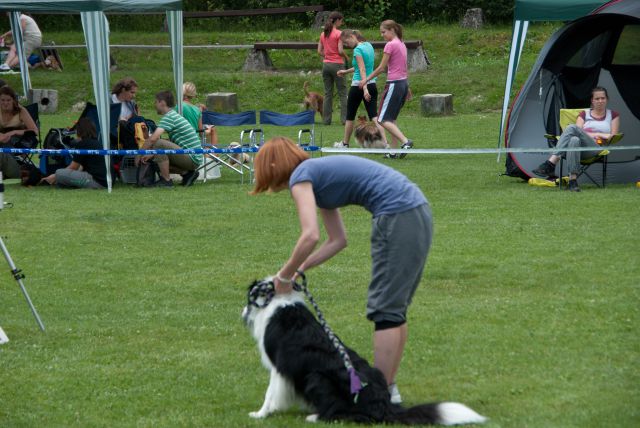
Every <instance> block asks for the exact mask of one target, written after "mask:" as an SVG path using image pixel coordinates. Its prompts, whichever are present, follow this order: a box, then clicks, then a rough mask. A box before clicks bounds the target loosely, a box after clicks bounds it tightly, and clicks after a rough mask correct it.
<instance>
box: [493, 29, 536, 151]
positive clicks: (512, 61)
mask: <svg viewBox="0 0 640 428" xmlns="http://www.w3.org/2000/svg"><path fill="white" fill-rule="evenodd" d="M528 28H529V21H520V20H515V21H514V23H513V36H512V38H511V51H510V52H509V66H508V67H507V79H506V82H505V85H504V100H503V102H502V116H501V117H500V132H499V133H498V148H500V144H501V143H502V137H503V136H504V125H505V119H506V117H507V109H508V108H509V99H510V98H511V87H512V86H513V80H514V78H515V75H516V72H517V71H518V64H519V63H520V57H521V55H522V48H523V46H524V41H525V39H526V37H527V29H528ZM496 162H500V152H498V158H497V159H496Z"/></svg>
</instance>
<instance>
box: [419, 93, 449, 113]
mask: <svg viewBox="0 0 640 428" xmlns="http://www.w3.org/2000/svg"><path fill="white" fill-rule="evenodd" d="M420 108H421V110H422V114H423V115H424V116H428V115H447V114H453V95H452V94H426V95H423V96H421V97H420Z"/></svg>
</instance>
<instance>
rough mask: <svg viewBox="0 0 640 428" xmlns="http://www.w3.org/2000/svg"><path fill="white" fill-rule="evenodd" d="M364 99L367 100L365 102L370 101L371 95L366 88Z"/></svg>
mask: <svg viewBox="0 0 640 428" xmlns="http://www.w3.org/2000/svg"><path fill="white" fill-rule="evenodd" d="M364 99H365V100H367V102H369V101H371V94H370V93H369V90H368V89H367V87H366V86H365V87H364Z"/></svg>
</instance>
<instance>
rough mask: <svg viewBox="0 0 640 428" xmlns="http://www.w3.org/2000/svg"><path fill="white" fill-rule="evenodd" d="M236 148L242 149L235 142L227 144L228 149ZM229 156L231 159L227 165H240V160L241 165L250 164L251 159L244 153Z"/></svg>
mask: <svg viewBox="0 0 640 428" xmlns="http://www.w3.org/2000/svg"><path fill="white" fill-rule="evenodd" d="M238 147H242V146H241V145H240V143H237V142H235V141H234V142H233V143H229V148H230V149H237V148H238ZM230 156H231V158H230V159H229V163H230V164H231V165H235V164H236V163H240V160H242V163H249V162H251V158H250V157H249V155H248V154H246V153H234V154H232V155H230Z"/></svg>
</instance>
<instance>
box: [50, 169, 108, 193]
mask: <svg viewBox="0 0 640 428" xmlns="http://www.w3.org/2000/svg"><path fill="white" fill-rule="evenodd" d="M56 185H58V186H59V187H72V188H73V187H75V188H80V189H104V187H102V185H101V184H99V183H98V182H97V181H95V180H94V179H93V176H92V175H91V174H89V173H88V172H85V171H77V170H75V169H69V168H62V169H58V170H56Z"/></svg>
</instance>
